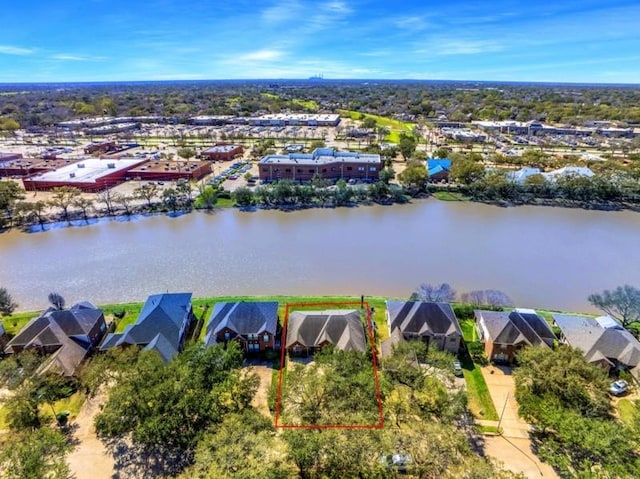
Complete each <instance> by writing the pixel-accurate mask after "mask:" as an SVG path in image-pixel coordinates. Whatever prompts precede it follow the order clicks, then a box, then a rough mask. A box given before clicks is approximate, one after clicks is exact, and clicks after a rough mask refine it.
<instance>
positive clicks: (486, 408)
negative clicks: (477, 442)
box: [461, 357, 499, 421]
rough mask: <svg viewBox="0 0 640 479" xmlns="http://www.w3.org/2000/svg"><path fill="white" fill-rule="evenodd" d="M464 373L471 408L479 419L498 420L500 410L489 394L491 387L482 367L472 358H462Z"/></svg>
mask: <svg viewBox="0 0 640 479" xmlns="http://www.w3.org/2000/svg"><path fill="white" fill-rule="evenodd" d="M461 362H462V373H463V374H464V379H465V381H466V383H467V396H468V398H469V410H470V411H471V412H472V413H473V415H474V416H475V417H477V418H478V419H488V420H490V421H497V420H498V419H499V418H498V412H497V411H496V407H495V406H494V404H493V400H492V399H491V394H489V388H488V387H487V383H486V382H485V381H484V377H483V376H482V371H481V370H480V367H479V366H477V365H476V364H474V363H473V361H471V358H469V357H467V358H462V361H461Z"/></svg>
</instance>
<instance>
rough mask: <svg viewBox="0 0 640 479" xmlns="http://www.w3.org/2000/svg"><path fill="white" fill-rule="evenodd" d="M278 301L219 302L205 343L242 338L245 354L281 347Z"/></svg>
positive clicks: (208, 325) (212, 314) (212, 315)
mask: <svg viewBox="0 0 640 479" xmlns="http://www.w3.org/2000/svg"><path fill="white" fill-rule="evenodd" d="M277 329H278V303H277V301H247V302H245V301H240V302H236V303H224V302H220V303H216V305H215V307H214V308H213V312H212V313H211V318H210V319H209V323H208V324H207V334H206V336H205V338H204V342H205V344H206V345H207V346H212V345H214V344H216V343H227V342H229V341H234V340H235V341H239V342H240V345H241V346H242V349H243V350H244V352H245V353H259V352H264V351H267V350H270V349H276V348H278V347H280V342H279V340H278V339H277V338H276V333H277Z"/></svg>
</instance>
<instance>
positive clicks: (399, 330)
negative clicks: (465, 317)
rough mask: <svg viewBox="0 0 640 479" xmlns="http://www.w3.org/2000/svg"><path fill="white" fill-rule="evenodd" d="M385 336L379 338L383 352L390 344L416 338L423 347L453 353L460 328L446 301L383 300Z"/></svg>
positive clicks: (459, 335)
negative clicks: (385, 324) (387, 333)
mask: <svg viewBox="0 0 640 479" xmlns="http://www.w3.org/2000/svg"><path fill="white" fill-rule="evenodd" d="M387 325H388V326H389V339H388V340H386V341H385V342H383V344H382V345H381V346H382V351H383V355H387V354H389V353H390V352H391V350H392V346H393V344H396V343H397V342H399V341H402V340H411V339H418V340H420V341H423V342H424V343H425V344H426V345H427V348H430V347H435V348H437V349H440V350H442V351H448V352H450V353H453V354H457V352H458V349H460V342H461V341H462V330H461V329H460V324H459V323H458V319H457V318H456V315H455V313H454V312H453V309H452V308H451V305H450V304H449V303H436V302H429V301H387Z"/></svg>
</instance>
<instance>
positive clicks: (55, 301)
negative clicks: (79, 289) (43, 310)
mask: <svg viewBox="0 0 640 479" xmlns="http://www.w3.org/2000/svg"><path fill="white" fill-rule="evenodd" d="M48 299H49V302H50V303H51V305H52V306H53V307H54V308H56V309H58V310H63V309H64V305H65V300H64V298H63V297H62V295H61V294H59V293H49V296H48Z"/></svg>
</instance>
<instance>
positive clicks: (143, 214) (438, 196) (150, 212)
mask: <svg viewBox="0 0 640 479" xmlns="http://www.w3.org/2000/svg"><path fill="white" fill-rule="evenodd" d="M460 195H463V197H460ZM446 196H451V197H449V198H447V197H446ZM429 199H434V200H437V201H444V202H454V203H476V204H484V205H489V206H496V207H501V208H517V207H519V206H539V207H551V208H567V209H574V210H575V209H579V210H585V211H632V212H640V205H631V204H629V203H616V202H609V203H601V202H593V203H588V202H582V201H573V200H567V199H560V198H558V199H553V198H532V199H530V200H522V201H511V200H482V199H473V198H470V197H468V196H466V195H465V193H462V192H460V191H443V190H439V191H431V192H429V193H427V194H421V195H419V196H416V197H411V198H409V199H407V201H405V202H398V201H393V199H390V200H389V201H382V202H376V201H367V202H350V203H348V204H344V205H321V204H309V205H300V204H297V205H272V206H264V205H251V206H238V205H235V204H223V205H220V206H217V205H215V206H213V207H212V208H197V207H192V208H187V209H176V210H175V211H171V210H166V209H158V210H156V209H155V208H152V209H149V208H145V207H142V208H132V209H131V210H130V212H129V213H127V212H125V211H121V212H117V213H115V214H109V213H107V212H106V211H103V210H96V212H98V213H99V214H94V215H87V216H86V218H85V217H84V216H83V215H82V214H81V213H80V212H71V213H70V214H69V219H67V220H65V219H60V218H58V219H54V218H52V217H50V216H49V217H47V221H44V222H42V223H41V222H37V221H36V222H27V223H24V224H17V225H13V226H9V227H2V228H0V234H3V233H7V232H9V231H11V230H14V229H15V230H19V231H21V232H23V233H29V234H30V233H40V232H46V231H49V230H51V229H62V228H70V227H74V228H77V227H83V226H92V225H95V224H99V223H103V222H106V221H118V222H127V221H136V220H139V219H142V218H148V217H154V216H167V217H169V218H176V217H180V216H183V215H187V214H191V213H194V212H205V213H207V212H209V213H214V212H216V211H220V210H237V211H241V212H250V213H257V212H259V211H283V212H292V211H305V210H313V209H322V210H330V209H336V208H358V207H362V206H387V207H391V206H394V205H399V204H401V205H406V204H412V203H413V202H414V200H418V201H424V200H429ZM58 216H59V215H58Z"/></svg>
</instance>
